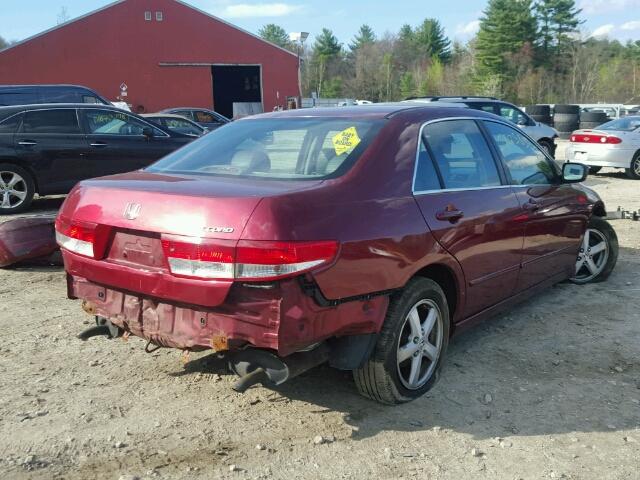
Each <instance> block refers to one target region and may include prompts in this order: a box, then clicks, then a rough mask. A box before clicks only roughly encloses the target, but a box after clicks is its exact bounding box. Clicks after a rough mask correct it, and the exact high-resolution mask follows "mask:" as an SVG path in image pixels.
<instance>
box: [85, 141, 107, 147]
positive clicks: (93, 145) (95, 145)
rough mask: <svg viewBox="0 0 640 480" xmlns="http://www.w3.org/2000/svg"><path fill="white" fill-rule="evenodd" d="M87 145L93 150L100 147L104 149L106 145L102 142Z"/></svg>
mask: <svg viewBox="0 0 640 480" xmlns="http://www.w3.org/2000/svg"><path fill="white" fill-rule="evenodd" d="M89 145H91V146H92V147H95V148H100V147H106V146H107V144H106V143H104V142H94V143H90V144H89Z"/></svg>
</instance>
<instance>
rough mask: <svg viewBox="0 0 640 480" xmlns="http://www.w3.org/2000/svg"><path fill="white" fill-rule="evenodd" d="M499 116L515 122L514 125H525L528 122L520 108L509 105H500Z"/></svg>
mask: <svg viewBox="0 0 640 480" xmlns="http://www.w3.org/2000/svg"><path fill="white" fill-rule="evenodd" d="M500 116H501V117H502V118H504V119H506V120H509V121H510V122H513V123H515V124H516V125H526V124H528V123H529V120H528V119H527V117H525V116H524V114H523V113H522V112H521V111H520V110H518V109H516V108H513V107H511V106H509V105H504V104H501V105H500Z"/></svg>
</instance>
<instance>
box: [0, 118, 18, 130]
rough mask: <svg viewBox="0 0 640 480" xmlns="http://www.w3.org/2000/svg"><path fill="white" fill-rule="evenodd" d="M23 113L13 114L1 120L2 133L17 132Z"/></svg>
mask: <svg viewBox="0 0 640 480" xmlns="http://www.w3.org/2000/svg"><path fill="white" fill-rule="evenodd" d="M21 118H22V114H18V115H13V116H12V117H10V118H7V119H6V120H3V121H0V133H16V130H18V125H20V119H21Z"/></svg>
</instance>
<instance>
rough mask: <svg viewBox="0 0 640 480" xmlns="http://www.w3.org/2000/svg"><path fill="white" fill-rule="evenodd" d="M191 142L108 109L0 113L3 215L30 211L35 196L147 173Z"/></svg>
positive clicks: (59, 107) (25, 108)
mask: <svg viewBox="0 0 640 480" xmlns="http://www.w3.org/2000/svg"><path fill="white" fill-rule="evenodd" d="M193 139H194V137H193V136H190V135H182V134H180V133H176V132H172V131H170V130H167V129H165V128H163V127H161V126H159V125H156V124H153V123H150V122H149V121H147V120H145V119H144V118H142V117H140V116H138V115H135V114H132V113H129V112H125V111H123V110H120V109H118V108H116V107H113V106H107V105H89V104H47V105H22V106H15V107H0V214H7V213H17V212H20V211H23V210H25V209H27V208H28V207H29V204H30V203H31V200H32V199H33V196H34V194H36V193H37V194H39V195H41V196H43V195H57V194H64V193H68V192H69V190H71V188H72V187H73V186H74V185H75V184H76V183H77V182H78V181H80V180H83V179H85V178H92V177H100V176H104V175H111V174H115V173H123V172H128V171H132V170H137V169H140V168H143V167H146V166H147V165H149V164H151V163H153V162H154V161H156V160H158V159H159V158H161V157H163V156H164V155H166V154H168V153H170V152H172V151H174V150H176V149H177V148H179V147H181V146H182V145H184V144H186V143H188V142H190V141H192V140H193Z"/></svg>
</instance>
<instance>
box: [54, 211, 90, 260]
mask: <svg viewBox="0 0 640 480" xmlns="http://www.w3.org/2000/svg"><path fill="white" fill-rule="evenodd" d="M56 241H57V242H58V245H60V247H62V248H64V249H66V250H69V251H71V252H74V253H77V254H79V255H84V256H85V257H91V258H95V250H94V246H95V242H96V226H95V225H91V224H86V223H79V222H73V221H66V220H63V219H62V218H60V217H58V218H57V219H56Z"/></svg>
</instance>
